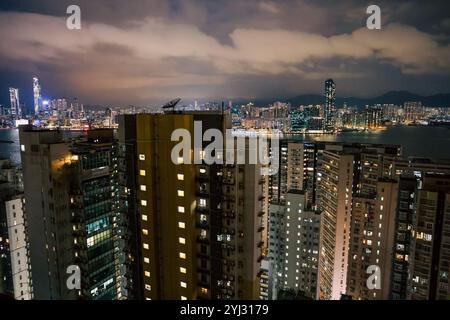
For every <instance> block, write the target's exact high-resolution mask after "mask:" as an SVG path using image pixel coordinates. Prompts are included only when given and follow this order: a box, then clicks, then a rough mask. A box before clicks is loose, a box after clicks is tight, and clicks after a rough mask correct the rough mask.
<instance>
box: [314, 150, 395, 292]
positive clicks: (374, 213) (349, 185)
mask: <svg viewBox="0 0 450 320" xmlns="http://www.w3.org/2000/svg"><path fill="white" fill-rule="evenodd" d="M399 155H400V148H399V147H398V146H390V145H371V144H327V145H326V146H325V151H324V152H323V153H322V154H321V157H320V161H319V162H320V164H319V173H318V191H317V199H318V200H317V203H318V209H319V210H320V211H321V214H322V220H321V233H320V234H321V237H320V241H321V245H320V250H321V253H320V259H319V291H318V295H319V298H320V299H336V300H337V299H340V298H341V295H347V296H348V295H351V296H352V297H353V298H356V299H360V298H361V299H369V298H370V299H373V298H376V299H378V298H382V297H385V296H386V297H387V295H388V293H387V292H388V291H389V289H388V288H389V281H390V280H389V279H390V272H391V271H390V270H391V255H392V246H393V241H394V240H393V232H394V229H395V206H396V194H397V190H396V181H395V180H392V179H389V178H390V176H391V175H392V174H393V173H394V172H395V170H394V163H395V160H396V159H397V158H398V157H399ZM386 254H387V255H388V256H387V257H386V256H385V255H386ZM368 262H369V263H370V264H369V265H371V264H373V265H378V266H380V269H381V266H383V268H382V270H383V272H382V273H381V278H382V279H381V283H383V285H382V291H378V292H376V291H370V292H368V291H365V288H362V286H365V283H366V280H367V278H368V276H369V275H368V274H366V270H367V266H368V265H367V263H368ZM374 293H375V295H374Z"/></svg>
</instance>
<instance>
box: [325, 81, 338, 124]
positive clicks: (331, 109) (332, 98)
mask: <svg viewBox="0 0 450 320" xmlns="http://www.w3.org/2000/svg"><path fill="white" fill-rule="evenodd" d="M335 102H336V85H335V83H334V81H333V79H328V80H327V81H325V130H333V129H334V113H335Z"/></svg>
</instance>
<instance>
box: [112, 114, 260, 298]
mask: <svg viewBox="0 0 450 320" xmlns="http://www.w3.org/2000/svg"><path fill="white" fill-rule="evenodd" d="M194 121H200V122H201V123H202V130H201V132H195V133H194ZM227 127H228V120H227V118H226V116H224V115H223V114H221V113H217V112H195V111H194V112H183V113H176V112H173V113H171V112H168V113H164V114H138V115H124V116H121V117H120V125H119V139H120V144H121V145H122V146H124V148H126V149H127V150H128V151H127V159H128V161H127V162H125V164H126V169H125V171H126V172H128V174H130V175H134V176H135V178H131V179H130V178H128V180H127V182H126V183H127V184H128V185H129V186H130V188H131V186H132V185H133V184H134V183H136V184H137V191H136V193H135V194H134V195H132V194H130V197H129V198H128V199H130V201H136V203H135V204H134V205H133V207H130V208H129V213H128V216H129V217H133V218H132V219H135V223H136V225H138V226H139V229H138V230H137V232H138V233H139V234H138V235H134V237H135V239H137V240H138V241H140V248H139V251H141V253H140V254H139V253H135V254H136V259H141V260H140V261H139V263H140V264H141V266H140V268H138V269H140V270H141V272H142V278H143V283H144V286H143V287H144V288H143V289H144V297H145V298H146V299H177V300H179V299H257V298H259V296H260V287H259V286H260V283H261V280H260V275H261V274H262V272H261V261H262V259H263V246H264V238H265V237H264V231H265V226H264V222H263V221H264V215H265V212H264V210H263V208H264V204H263V203H264V194H263V183H264V179H262V178H263V177H262V176H261V175H260V166H259V165H250V164H245V165H244V164H242V165H240V164H236V165H228V164H227V165H225V164H223V165H222V164H209V165H208V164H206V163H205V162H204V161H202V163H201V164H188V163H184V162H183V159H182V158H180V159H178V163H173V162H172V160H171V149H172V148H173V146H174V145H175V144H176V143H175V142H171V134H172V132H173V131H174V130H175V129H180V128H183V129H186V130H187V131H188V132H189V133H190V134H191V136H193V137H194V136H195V135H194V134H201V135H202V136H203V133H204V132H205V131H206V130H208V129H212V128H214V129H218V130H220V131H222V132H224V130H225V128H227ZM204 144H205V143H204ZM207 144H208V143H206V144H205V145H202V147H205V146H206V145H207ZM193 150H194V149H193V148H192V149H191V155H192V154H193V152H194V151H193ZM133 152H135V153H134V155H133V154H132V153H133ZM196 152H198V151H196ZM131 156H132V157H133V158H134V160H133V159H130V157H131ZM216 156H217V157H220V156H223V155H220V154H216ZM131 193H132V191H131ZM138 280H139V279H138Z"/></svg>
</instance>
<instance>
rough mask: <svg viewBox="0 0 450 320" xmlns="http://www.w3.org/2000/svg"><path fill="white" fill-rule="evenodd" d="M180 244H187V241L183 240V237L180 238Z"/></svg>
mask: <svg viewBox="0 0 450 320" xmlns="http://www.w3.org/2000/svg"><path fill="white" fill-rule="evenodd" d="M178 242H179V243H181V244H185V243H186V239H185V238H182V237H179V238H178Z"/></svg>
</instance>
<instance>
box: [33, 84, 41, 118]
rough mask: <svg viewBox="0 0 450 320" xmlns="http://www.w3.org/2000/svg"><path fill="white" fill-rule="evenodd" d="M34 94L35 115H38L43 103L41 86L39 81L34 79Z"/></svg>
mask: <svg viewBox="0 0 450 320" xmlns="http://www.w3.org/2000/svg"><path fill="white" fill-rule="evenodd" d="M33 93H34V114H36V115H37V114H38V113H39V111H40V107H39V105H40V103H41V86H40V85H39V79H38V78H37V77H33Z"/></svg>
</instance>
